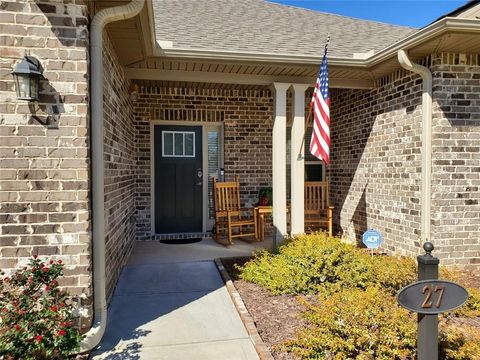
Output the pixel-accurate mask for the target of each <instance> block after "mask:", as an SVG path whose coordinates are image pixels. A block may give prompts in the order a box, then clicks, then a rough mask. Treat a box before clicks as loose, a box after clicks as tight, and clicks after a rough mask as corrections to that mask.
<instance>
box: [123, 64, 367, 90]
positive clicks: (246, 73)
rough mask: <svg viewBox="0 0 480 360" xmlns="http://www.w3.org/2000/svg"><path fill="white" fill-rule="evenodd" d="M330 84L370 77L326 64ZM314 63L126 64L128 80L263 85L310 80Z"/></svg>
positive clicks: (362, 83) (355, 83)
mask: <svg viewBox="0 0 480 360" xmlns="http://www.w3.org/2000/svg"><path fill="white" fill-rule="evenodd" d="M329 70H330V73H329V76H330V86H331V87H353V88H355V87H358V88H365V87H371V86H373V78H372V75H371V74H370V72H369V71H367V70H366V69H355V68H348V67H340V66H330V69H329ZM317 73H318V65H313V64H310V65H305V64H303V65H302V64H271V63H255V62H250V63H247V62H242V63H240V62H232V61H230V62H229V61H195V60H194V59H170V58H158V57H157V58H155V57H152V58H148V59H147V60H143V61H140V62H138V63H136V64H132V65H130V66H128V67H127V76H129V77H130V78H132V79H143V80H147V79H152V80H164V81H191V82H208V81H210V82H214V83H228V82H231V83H233V82H238V83H239V84H243V85H266V84H271V83H272V82H274V81H278V82H292V83H312V84H313V83H314V82H315V78H316V76H317Z"/></svg>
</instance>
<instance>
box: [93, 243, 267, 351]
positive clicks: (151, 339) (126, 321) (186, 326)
mask: <svg viewBox="0 0 480 360" xmlns="http://www.w3.org/2000/svg"><path fill="white" fill-rule="evenodd" d="M202 243H203V241H202ZM202 243H198V244H192V245H165V244H159V243H139V244H136V246H135V249H134V253H133V254H132V256H131V262H130V263H129V265H127V266H126V267H125V268H124V270H123V272H122V274H121V276H120V280H119V282H118V284H117V288H116V290H115V293H114V296H113V299H112V302H111V305H110V307H109V320H108V324H107V330H106V333H105V336H104V337H103V339H102V342H101V344H100V346H99V347H98V349H96V350H95V351H94V352H93V353H92V355H91V359H95V360H99V359H109V360H113V359H131V360H136V359H159V360H160V359H173V360H183V359H185V360H186V359H188V360H190V359H196V360H203V359H205V360H207V359H208V360H212V359H221V360H243V359H245V360H250V359H258V355H257V353H256V351H255V348H254V346H253V344H252V342H251V340H250V338H249V336H248V334H247V332H246V330H245V327H244V325H243V323H242V321H241V319H240V317H239V315H238V313H237V311H236V309H235V307H234V305H233V303H232V301H231V299H230V296H229V294H228V292H227V290H226V288H225V286H224V284H223V281H222V279H221V277H220V274H219V273H218V270H217V268H216V266H215V264H214V262H213V261H212V260H209V259H202V260H198V259H195V258H196V256H195V254H197V255H198V251H196V250H198V246H199V245H200V244H202ZM208 244H209V243H208V241H207V243H206V244H204V245H208ZM194 245H196V247H195V246H194ZM210 245H211V244H210ZM182 247H183V250H184V251H183V255H182V252H181V251H180V250H181V248H182ZM146 248H148V251H145V250H147V249H146ZM162 250H163V251H162ZM217 250H218V251H223V250H222V249H217ZM225 250H227V251H228V250H230V249H225ZM245 251H246V252H247V253H248V252H251V251H252V248H250V249H249V250H248V249H245ZM169 252H173V253H172V254H171V255H172V256H170V257H168V256H166V254H167V255H168V253H169ZM213 253H215V256H216V255H217V251H213ZM142 254H143V256H142ZM155 254H157V255H158V256H157V257H155ZM227 254H228V252H227ZM173 255H175V256H173ZM235 255H240V254H235ZM200 257H201V258H205V257H207V258H208V256H207V255H206V254H203V255H202V256H200ZM142 258H143V260H144V261H141V260H142ZM168 259H170V260H171V261H173V262H168ZM183 259H185V260H183ZM193 259H195V260H193Z"/></svg>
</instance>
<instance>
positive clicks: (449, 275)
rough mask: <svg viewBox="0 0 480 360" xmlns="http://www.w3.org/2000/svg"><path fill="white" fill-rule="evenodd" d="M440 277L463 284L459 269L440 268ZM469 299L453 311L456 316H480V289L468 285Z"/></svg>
mask: <svg viewBox="0 0 480 360" xmlns="http://www.w3.org/2000/svg"><path fill="white" fill-rule="evenodd" d="M440 278H442V279H446V280H450V281H453V282H457V283H459V284H460V285H462V274H461V272H460V271H458V270H452V269H445V268H440ZM467 291H468V295H469V296H468V300H467V302H466V303H465V304H464V305H463V306H462V307H460V308H458V309H457V310H455V311H454V312H453V315H454V316H457V317H460V316H465V317H469V318H476V317H480V289H479V288H473V287H467Z"/></svg>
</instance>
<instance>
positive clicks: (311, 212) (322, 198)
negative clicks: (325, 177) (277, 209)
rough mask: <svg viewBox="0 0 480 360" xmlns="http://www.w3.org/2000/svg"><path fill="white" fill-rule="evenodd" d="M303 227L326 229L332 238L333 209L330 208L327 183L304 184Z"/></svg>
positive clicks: (308, 182)
mask: <svg viewBox="0 0 480 360" xmlns="http://www.w3.org/2000/svg"><path fill="white" fill-rule="evenodd" d="M304 201H305V205H304V206H305V227H306V228H310V229H312V230H316V229H317V228H318V227H326V230H327V232H328V233H329V235H330V236H332V227H333V226H332V225H333V207H332V206H330V200H329V191H328V181H306V182H305V200H304Z"/></svg>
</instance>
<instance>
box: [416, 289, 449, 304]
mask: <svg viewBox="0 0 480 360" xmlns="http://www.w3.org/2000/svg"><path fill="white" fill-rule="evenodd" d="M444 291H445V286H440V285H437V286H435V289H432V285H425V286H424V287H423V289H422V294H425V299H424V300H423V303H422V308H431V307H432V301H431V300H430V299H431V297H432V294H433V293H439V295H438V298H437V301H436V302H435V307H436V308H439V307H440V305H441V304H442V298H443V293H444Z"/></svg>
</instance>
